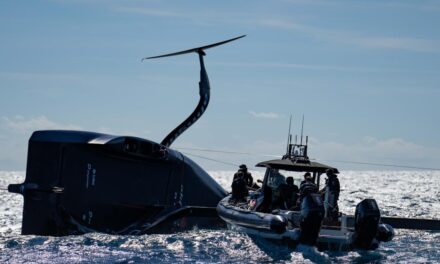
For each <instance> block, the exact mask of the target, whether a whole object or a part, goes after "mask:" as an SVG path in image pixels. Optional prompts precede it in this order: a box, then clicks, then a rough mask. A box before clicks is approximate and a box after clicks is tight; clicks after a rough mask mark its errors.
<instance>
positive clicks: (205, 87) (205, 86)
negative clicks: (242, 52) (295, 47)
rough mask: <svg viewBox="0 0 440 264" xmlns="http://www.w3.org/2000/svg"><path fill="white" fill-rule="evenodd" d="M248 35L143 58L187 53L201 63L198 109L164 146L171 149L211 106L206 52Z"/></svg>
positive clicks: (172, 132) (166, 138) (163, 142)
mask: <svg viewBox="0 0 440 264" xmlns="http://www.w3.org/2000/svg"><path fill="white" fill-rule="evenodd" d="M245 36H246V35H242V36H239V37H236V38H232V39H228V40H225V41H221V42H217V43H214V44H210V45H206V46H202V47H197V48H194V49H188V50H184V51H179V52H174V53H169V54H164V55H159V56H154V57H146V58H143V59H142V61H144V60H146V59H156V58H163V57H170V56H176V55H182V54H187V53H193V52H194V53H197V54H198V55H199V61H200V82H199V95H200V99H199V103H198V105H197V107H196V108H195V109H194V111H193V112H192V113H191V115H189V116H188V117H187V118H186V119H185V120H184V121H183V122H182V123H181V124H180V125H178V126H177V127H176V128H175V129H174V130H173V131H171V132H170V133H169V134H168V135H167V136H166V137H165V138H164V139H163V140H162V142H161V144H162V145H164V146H166V147H169V146H170V145H171V144H172V143H173V142H174V140H176V138H177V137H179V136H180V135H181V134H182V133H183V132H185V130H186V129H188V128H189V127H190V126H191V125H192V124H194V123H195V122H196V121H197V120H198V119H199V118H200V117H201V116H202V115H203V113H204V112H205V110H206V108H207V107H208V104H209V98H210V89H211V87H210V85H209V79H208V73H207V72H206V69H205V63H204V61H203V56H205V55H206V54H205V52H204V50H206V49H209V48H213V47H216V46H219V45H223V44H226V43H228V42H231V41H234V40H237V39H240V38H243V37H245Z"/></svg>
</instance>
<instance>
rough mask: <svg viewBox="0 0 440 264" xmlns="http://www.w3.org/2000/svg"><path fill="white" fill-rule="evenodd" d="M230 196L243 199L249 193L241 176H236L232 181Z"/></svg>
mask: <svg viewBox="0 0 440 264" xmlns="http://www.w3.org/2000/svg"><path fill="white" fill-rule="evenodd" d="M231 187H232V198H233V199H235V200H244V199H245V197H246V196H248V195H249V191H248V189H247V186H246V181H245V180H244V179H243V177H237V178H236V179H235V180H234V181H233V182H232V185H231Z"/></svg>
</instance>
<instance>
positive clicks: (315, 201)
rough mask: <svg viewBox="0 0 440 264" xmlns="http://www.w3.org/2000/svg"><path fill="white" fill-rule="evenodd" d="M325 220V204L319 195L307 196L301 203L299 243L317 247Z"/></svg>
mask: <svg viewBox="0 0 440 264" xmlns="http://www.w3.org/2000/svg"><path fill="white" fill-rule="evenodd" d="M323 218H324V204H323V202H322V199H321V196H320V195H319V194H316V193H313V194H309V195H307V196H305V197H304V198H303V199H302V202H301V221H300V229H301V235H300V237H299V242H300V243H302V244H306V245H315V243H316V240H317V239H318V235H319V231H320V230H321V224H322V219H323Z"/></svg>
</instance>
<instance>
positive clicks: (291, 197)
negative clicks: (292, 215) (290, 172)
mask: <svg viewBox="0 0 440 264" xmlns="http://www.w3.org/2000/svg"><path fill="white" fill-rule="evenodd" d="M279 188H280V191H281V197H282V199H283V202H284V209H293V208H294V207H295V206H296V200H297V199H298V192H299V189H298V186H296V185H295V184H294V183H293V177H287V178H286V183H283V184H280V186H279Z"/></svg>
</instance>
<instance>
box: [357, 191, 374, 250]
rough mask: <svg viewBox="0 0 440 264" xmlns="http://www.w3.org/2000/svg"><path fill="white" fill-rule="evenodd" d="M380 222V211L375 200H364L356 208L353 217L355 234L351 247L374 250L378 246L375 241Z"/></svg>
mask: <svg viewBox="0 0 440 264" xmlns="http://www.w3.org/2000/svg"><path fill="white" fill-rule="evenodd" d="M379 221H380V211H379V207H378V206H377V203H376V200H374V199H365V200H363V201H362V202H360V203H359V204H358V205H357V206H356V212H355V216H354V228H355V233H354V234H353V237H352V245H353V247H355V248H360V249H375V248H377V246H378V243H377V241H376V240H375V238H376V234H377V231H378V226H379Z"/></svg>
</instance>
